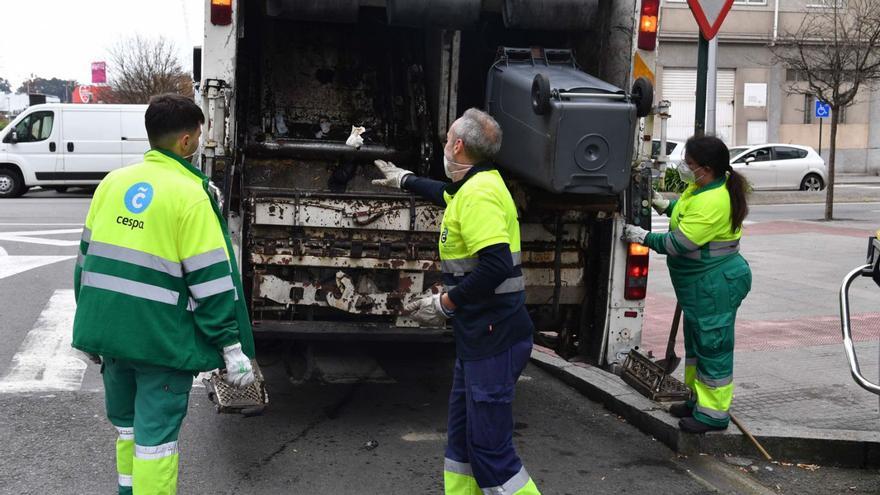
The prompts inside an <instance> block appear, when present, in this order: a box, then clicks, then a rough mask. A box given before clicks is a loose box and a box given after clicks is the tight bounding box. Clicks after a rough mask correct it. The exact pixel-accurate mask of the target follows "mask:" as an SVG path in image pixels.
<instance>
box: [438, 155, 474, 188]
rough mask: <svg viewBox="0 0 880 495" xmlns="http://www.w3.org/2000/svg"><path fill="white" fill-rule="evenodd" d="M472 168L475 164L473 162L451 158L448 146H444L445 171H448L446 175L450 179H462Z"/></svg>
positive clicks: (454, 180)
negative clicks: (459, 161)
mask: <svg viewBox="0 0 880 495" xmlns="http://www.w3.org/2000/svg"><path fill="white" fill-rule="evenodd" d="M471 168H473V165H471V164H468V163H458V162H454V161H452V160H450V159H449V156H448V155H447V154H446V148H443V171H444V172H445V173H446V177H449V179H450V180H452V181H453V182H456V181H459V180H461V179H462V178H463V177H464V176H465V174H467V172H468V170H470V169H471Z"/></svg>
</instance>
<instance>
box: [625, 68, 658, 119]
mask: <svg viewBox="0 0 880 495" xmlns="http://www.w3.org/2000/svg"><path fill="white" fill-rule="evenodd" d="M630 98H631V99H632V102H633V103H634V104H635V105H636V116H638V117H645V116H646V115H648V114H650V113H651V108H652V107H653V106H654V85H653V84H651V81H649V80H647V79H646V78H644V77H640V78H638V79H636V80H635V82H634V83H633V86H632V92H631V93H630Z"/></svg>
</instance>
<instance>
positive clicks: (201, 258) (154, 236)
mask: <svg viewBox="0 0 880 495" xmlns="http://www.w3.org/2000/svg"><path fill="white" fill-rule="evenodd" d="M144 120H145V125H146V130H147V136H148V138H149V140H150V147H151V149H150V151H148V152H147V153H146V154H145V155H144V161H143V162H142V163H138V164H135V165H131V166H128V167H124V168H121V169H117V170H114V171H113V172H110V174H108V175H107V177H106V178H104V180H103V181H101V184H100V185H99V186H98V189H97V190H96V191H95V195H94V198H93V199H92V203H91V206H90V207H89V212H88V216H87V217H86V222H85V228H84V229H83V236H82V241H81V242H80V253H79V256H78V259H77V262H76V268H75V271H74V295H75V296H76V302H77V307H76V317H75V320H74V325H73V347H75V348H77V349H79V350H81V351H83V352H85V353H87V354H89V355H90V357H91V358H92V360H93V361H95V362H96V363H98V364H101V365H102V366H101V373H102V375H103V379H104V391H105V399H106V408H107V417H108V419H109V420H110V423H112V424H113V426H115V427H116V430H117V433H118V438H117V440H116V469H117V481H118V490H119V493H120V494H130V493H135V494H138V495H165V494H174V493H176V492H177V472H178V446H177V436H178V433H179V431H180V426H181V423H182V421H183V418H184V416H186V410H187V403H188V401H189V392H190V389H192V383H193V377H194V375H195V374H196V373H197V372H199V371H208V370H212V369H215V368H221V367H225V368H226V370H227V374H226V380H227V381H228V382H229V383H230V384H232V385H235V386H239V387H243V386H247V385H249V384H251V383H252V382H253V381H254V373H253V369H252V367H251V361H250V360H251V359H252V358H253V356H254V345H253V335H252V333H251V326H250V320H249V319H248V314H247V308H246V307H245V305H244V292H242V287H241V277H240V275H239V272H238V267H237V265H236V262H235V257H234V256H232V254H233V250H232V245H231V243H230V240H229V234H228V230H227V227H226V222H225V220H224V219H223V217H222V215H221V214H220V205H219V198H217V197H215V196H214V194H213V192H212V191H216V187H214V186H213V184H211V183H210V181H209V180H208V178H207V177H206V176H205V175H204V174H202V172H201V171H199V170H198V169H197V168H195V167H193V165H192V164H191V163H190V161H189V160H190V159H191V157H192V156H194V155H195V154H196V151H197V149H198V143H199V135H200V133H201V132H200V127H201V124H203V123H204V116H203V114H202V111H201V109H199V107H198V106H197V105H196V104H195V103H194V102H193V101H192V100H191V99H188V98H185V97H183V96H179V95H159V96H156V97H153V99H152V100H150V104H149V106H148V107H147V110H146V114H145V119H144Z"/></svg>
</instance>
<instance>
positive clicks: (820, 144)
mask: <svg viewBox="0 0 880 495" xmlns="http://www.w3.org/2000/svg"><path fill="white" fill-rule="evenodd" d="M817 113H818V112H817ZM823 120H825V119H823V118H822V117H819V156H822V121H823Z"/></svg>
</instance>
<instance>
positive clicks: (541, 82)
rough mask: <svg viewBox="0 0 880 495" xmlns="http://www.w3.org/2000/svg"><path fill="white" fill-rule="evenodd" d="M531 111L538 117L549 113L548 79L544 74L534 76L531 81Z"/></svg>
mask: <svg viewBox="0 0 880 495" xmlns="http://www.w3.org/2000/svg"><path fill="white" fill-rule="evenodd" d="M532 110H534V111H535V113H536V114H538V115H544V114H545V113H547V112H549V111H550V79H548V78H547V76H545V75H544V74H536V75H535V79H534V80H533V81H532Z"/></svg>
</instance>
